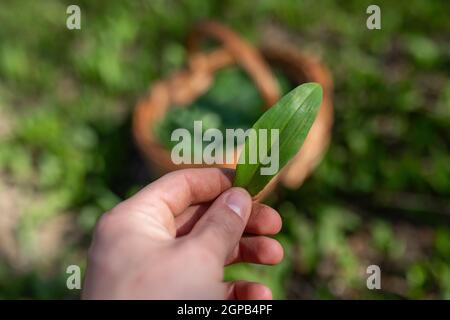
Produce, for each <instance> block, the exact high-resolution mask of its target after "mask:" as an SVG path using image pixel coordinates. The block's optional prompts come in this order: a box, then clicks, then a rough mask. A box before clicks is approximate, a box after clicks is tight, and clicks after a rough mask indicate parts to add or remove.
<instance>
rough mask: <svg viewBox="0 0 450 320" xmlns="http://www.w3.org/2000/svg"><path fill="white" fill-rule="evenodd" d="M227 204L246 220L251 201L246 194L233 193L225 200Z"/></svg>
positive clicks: (236, 191) (234, 191) (237, 191)
mask: <svg viewBox="0 0 450 320" xmlns="http://www.w3.org/2000/svg"><path fill="white" fill-rule="evenodd" d="M225 203H226V205H227V206H228V207H229V208H230V209H231V210H232V211H233V212H234V213H236V214H237V215H238V216H239V217H241V218H242V219H245V214H246V211H247V206H248V204H249V199H248V196H247V195H246V194H245V193H244V192H242V191H239V190H233V191H231V192H230V193H229V194H228V196H227V197H226V198H225Z"/></svg>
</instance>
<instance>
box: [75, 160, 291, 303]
mask: <svg viewBox="0 0 450 320" xmlns="http://www.w3.org/2000/svg"><path fill="white" fill-rule="evenodd" d="M233 174H234V173H233V171H226V170H220V169H215V168H205V169H186V170H179V171H175V172H172V173H170V174H167V175H165V176H163V177H162V178H160V179H158V180H156V181H155V182H153V183H151V184H150V185H148V186H147V187H145V188H144V189H142V190H141V191H140V192H138V193H137V194H136V195H134V196H133V197H131V198H129V199H128V200H126V201H124V202H122V203H120V204H119V205H117V206H116V207H115V208H114V209H112V210H111V211H109V212H108V213H106V214H104V215H103V216H102V217H101V219H100V220H99V222H98V223H97V226H96V230H95V232H94V236H93V241H92V244H91V247H90V249H89V254H88V263H87V274H86V279H85V284H84V290H83V294H82V297H83V298H84V299H245V300H246V299H271V298H272V293H271V291H270V289H269V288H267V287H266V286H264V285H262V284H259V283H255V282H248V281H245V280H240V281H234V282H224V281H223V275H224V267H225V266H226V265H229V264H233V263H238V262H251V263H258V264H269V265H272V264H277V263H279V262H280V261H281V260H282V258H283V249H282V247H281V245H280V244H279V243H278V241H276V240H275V239H272V238H270V237H269V236H270V235H274V234H276V233H278V232H279V231H280V229H281V218H280V215H279V214H278V213H277V212H276V211H275V210H274V209H272V208H270V207H268V206H266V205H263V204H259V203H256V202H253V201H252V199H251V197H250V195H249V194H248V193H247V191H245V190H244V189H241V188H232V179H233Z"/></svg>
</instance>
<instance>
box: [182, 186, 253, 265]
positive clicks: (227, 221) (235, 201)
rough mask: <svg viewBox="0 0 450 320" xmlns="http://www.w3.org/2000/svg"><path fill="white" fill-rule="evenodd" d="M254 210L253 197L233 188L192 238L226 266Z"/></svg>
mask: <svg viewBox="0 0 450 320" xmlns="http://www.w3.org/2000/svg"><path fill="white" fill-rule="evenodd" d="M251 210H252V198H251V197H250V195H249V193H248V192H247V191H245V190H244V189H242V188H231V189H229V190H227V191H226V192H224V193H222V194H221V195H220V196H219V197H218V198H217V199H216V200H215V201H214V202H213V204H212V205H211V206H210V207H209V209H208V210H207V211H206V212H205V213H204V215H203V216H202V217H201V218H200V220H199V221H198V222H197V223H196V224H195V226H194V228H193V229H192V231H191V233H190V235H191V236H193V237H195V238H197V240H198V241H199V242H200V243H201V245H202V246H206V247H207V249H209V250H211V252H214V253H216V254H217V255H218V258H219V259H221V260H223V261H224V263H225V260H226V259H227V257H228V256H229V255H230V254H231V252H232V251H233V249H234V248H235V247H236V245H237V244H238V242H239V240H240V238H241V237H242V233H243V232H244V229H245V225H246V224H247V221H248V217H249V216H250V212H251Z"/></svg>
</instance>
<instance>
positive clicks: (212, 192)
mask: <svg viewBox="0 0 450 320" xmlns="http://www.w3.org/2000/svg"><path fill="white" fill-rule="evenodd" d="M233 177H234V170H231V169H220V168H199V169H196V168H192V169H182V170H177V171H173V172H171V173H169V174H166V175H164V176H163V177H161V178H159V179H158V180H156V181H154V182H153V183H151V184H149V185H148V186H147V187H145V188H144V189H142V190H141V191H139V192H138V193H137V194H135V195H134V196H133V197H131V198H129V199H128V200H127V201H126V202H127V203H128V204H129V205H139V207H140V208H142V209H143V210H145V207H148V208H149V209H150V208H154V207H155V206H156V207H159V208H160V209H162V210H168V211H170V213H172V214H173V215H174V216H177V215H179V214H180V213H182V212H183V211H184V210H185V209H186V208H188V207H189V206H191V205H193V204H198V203H202V202H207V201H211V200H214V199H215V198H217V196H219V195H220V194H221V193H222V192H224V191H225V190H227V189H229V188H231V186H232V180H233Z"/></svg>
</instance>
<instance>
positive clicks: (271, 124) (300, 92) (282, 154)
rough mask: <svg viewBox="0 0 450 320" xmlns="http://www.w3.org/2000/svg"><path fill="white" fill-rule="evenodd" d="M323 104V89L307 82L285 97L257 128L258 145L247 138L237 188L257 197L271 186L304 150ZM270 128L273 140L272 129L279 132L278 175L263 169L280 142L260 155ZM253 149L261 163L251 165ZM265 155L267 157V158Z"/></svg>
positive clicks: (267, 112)
mask: <svg viewBox="0 0 450 320" xmlns="http://www.w3.org/2000/svg"><path fill="white" fill-rule="evenodd" d="M321 103H322V87H321V86H320V85H319V84H318V83H313V82H310V83H304V84H302V85H300V86H298V87H297V88H295V89H294V90H292V91H290V92H289V93H288V94H286V95H285V96H283V97H282V98H281V99H280V100H279V101H278V102H277V103H276V104H275V105H273V106H272V107H271V108H270V109H269V110H267V111H266V112H265V113H264V114H263V115H262V116H261V117H260V118H259V119H258V121H256V123H255V124H254V125H253V129H256V132H257V135H256V136H257V139H256V140H257V143H254V142H253V143H251V140H252V139H249V137H247V138H246V142H245V146H244V148H243V152H242V153H241V156H240V158H239V163H238V165H237V168H236V176H235V179H234V186H236V187H242V188H245V189H246V190H247V191H248V192H249V193H250V194H251V195H252V196H255V195H257V194H258V193H259V192H260V191H261V190H262V189H264V187H265V186H266V184H267V183H269V181H270V180H271V179H272V178H273V177H274V176H275V175H276V174H277V173H278V172H279V171H280V170H281V169H282V168H283V167H284V166H285V165H286V164H287V163H288V162H289V160H290V159H291V158H292V157H294V156H295V155H296V154H297V152H298V151H299V150H300V147H301V146H302V144H303V142H304V141H305V138H306V136H307V135H308V132H309V130H310V129H311V126H312V124H313V122H314V120H315V118H316V115H317V112H318V110H319V107H320V105H321ZM260 129H267V137H269V138H270V137H271V134H270V132H271V129H278V133H279V139H278V141H279V144H278V146H279V147H278V170H277V172H275V173H274V174H264V175H263V174H261V168H263V167H267V166H269V165H268V164H267V163H268V162H270V155H271V152H276V146H275V145H274V144H275V143H276V140H274V141H271V139H269V143H268V145H267V151H266V152H262V155H261V154H260V152H259V151H260V150H254V148H258V149H259V148H260V141H259V139H260V138H259V134H258V132H259V130H260ZM250 148H253V150H252V152H253V153H254V152H256V154H257V161H256V163H255V161H253V162H254V163H251V161H249V160H251V158H250V151H251V150H250ZM264 154H265V155H264Z"/></svg>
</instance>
